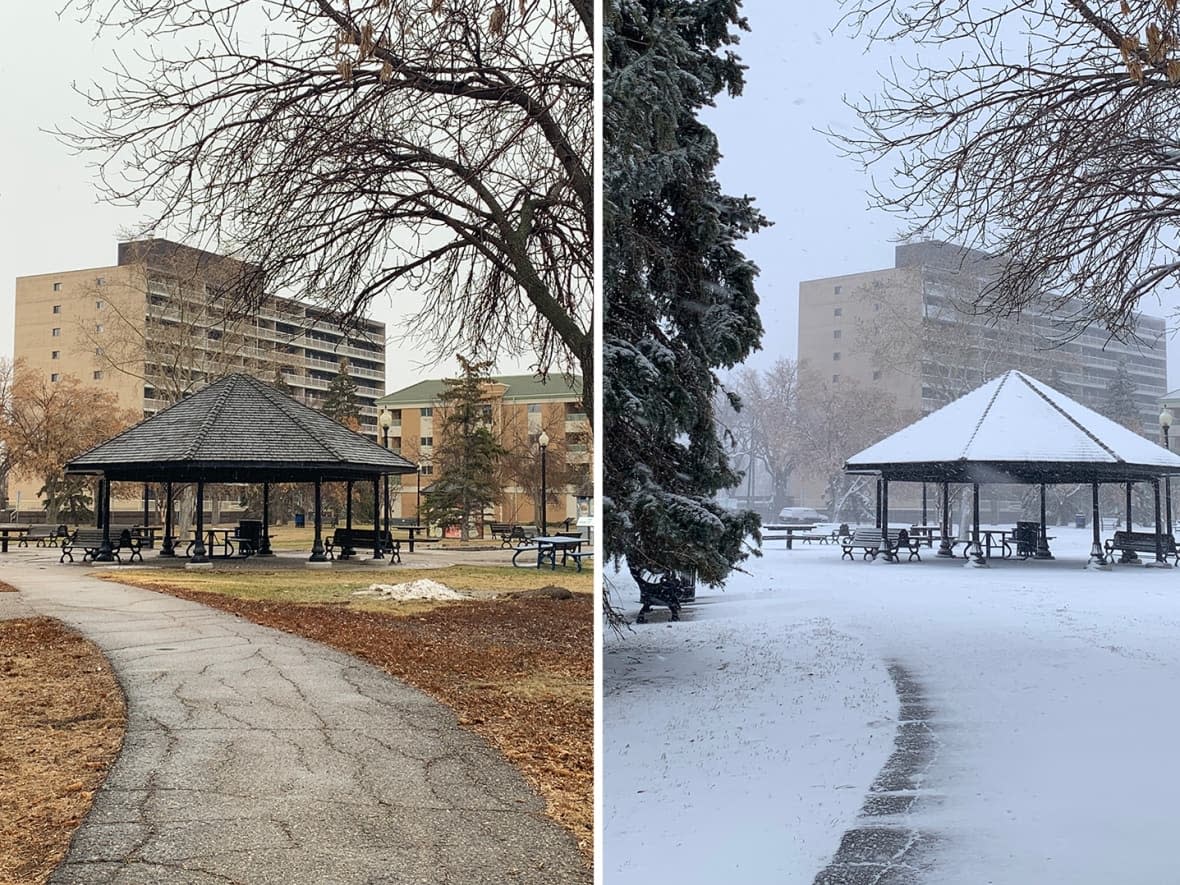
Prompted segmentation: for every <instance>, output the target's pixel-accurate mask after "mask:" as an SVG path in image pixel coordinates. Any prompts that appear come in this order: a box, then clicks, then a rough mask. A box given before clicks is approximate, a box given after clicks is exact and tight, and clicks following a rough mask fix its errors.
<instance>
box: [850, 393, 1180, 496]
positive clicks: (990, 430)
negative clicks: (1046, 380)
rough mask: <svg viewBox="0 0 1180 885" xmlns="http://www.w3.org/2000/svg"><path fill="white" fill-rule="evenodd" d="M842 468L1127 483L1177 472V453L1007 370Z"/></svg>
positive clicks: (896, 475)
mask: <svg viewBox="0 0 1180 885" xmlns="http://www.w3.org/2000/svg"><path fill="white" fill-rule="evenodd" d="M844 469H845V470H846V471H848V472H850V473H879V474H881V476H883V477H884V478H886V479H891V480H900V481H912V482H978V483H990V482H1015V483H1041V482H1044V483H1056V482H1127V481H1142V480H1148V479H1153V478H1155V477H1159V476H1162V475H1164V474H1180V456H1177V455H1174V454H1172V453H1171V452H1169V451H1168V450H1167V449H1164V448H1163V447H1161V446H1158V445H1156V444H1155V443H1153V442H1151V441H1150V440H1147V439H1144V438H1143V437H1142V436H1139V434H1137V433H1134V432H1132V431H1130V430H1128V429H1127V428H1125V427H1123V426H1122V425H1120V424H1116V423H1115V422H1114V421H1111V420H1110V419H1109V418H1106V417H1104V416H1102V415H1099V414H1098V413H1097V412H1095V411H1094V410H1092V409H1088V408H1086V407H1085V406H1083V405H1082V404H1081V403H1078V402H1075V401H1074V400H1072V399H1070V398H1069V397H1067V396H1065V395H1064V394H1062V393H1059V392H1058V391H1056V390H1054V389H1053V388H1051V387H1048V386H1047V385H1045V384H1042V383H1041V382H1040V381H1037V380H1035V379H1033V378H1030V377H1029V376H1027V375H1025V374H1023V373H1022V372H1017V371H1015V370H1013V371H1010V372H1005V373H1004V374H1003V375H1000V376H999V377H997V378H993V379H992V380H991V381H989V382H987V383H986V384H984V385H983V386H982V387H979V388H977V389H975V390H973V391H971V392H970V393H968V394H966V395H965V396H962V397H960V398H959V399H957V400H955V401H954V402H952V403H949V404H948V405H945V406H943V407H942V408H941V409H938V410H937V411H935V412H931V413H930V414H929V415H927V416H926V417H924V418H921V419H919V420H918V421H915V422H914V423H913V424H911V425H910V426H908V427H905V428H903V429H902V430H899V431H898V432H897V433H895V434H893V435H892V436H888V437H886V438H885V439H883V440H881V441H880V442H879V443H876V444H875V445H872V446H869V447H868V448H867V449H865V450H864V451H863V452H860V453H858V454H856V455H854V456H853V457H851V458H849V459H848V462H847V463H846V464H845V465H844Z"/></svg>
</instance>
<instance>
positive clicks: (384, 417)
mask: <svg viewBox="0 0 1180 885" xmlns="http://www.w3.org/2000/svg"><path fill="white" fill-rule="evenodd" d="M377 423H378V424H379V425H381V435H382V437H383V443H382V444H383V445H384V446H385V448H386V449H388V448H389V428H390V427H391V426H393V413H392V412H382V413H381V417H379V418H378V419H377ZM373 528H374V529H378V525H377V520H376V518H374V520H373ZM382 537H383V538H388V537H389V474H388V473H387V474H385V534H384V535H383V536H382ZM381 543H382V544H384V543H385V541H384V540H382V542H381Z"/></svg>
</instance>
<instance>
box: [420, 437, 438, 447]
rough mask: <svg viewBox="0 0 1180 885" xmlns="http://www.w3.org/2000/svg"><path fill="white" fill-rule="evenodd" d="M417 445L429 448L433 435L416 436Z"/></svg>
mask: <svg viewBox="0 0 1180 885" xmlns="http://www.w3.org/2000/svg"><path fill="white" fill-rule="evenodd" d="M418 445H420V446H422V447H423V448H429V447H430V446H433V445H434V437H433V436H423V437H419V438H418Z"/></svg>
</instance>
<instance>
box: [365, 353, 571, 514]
mask: <svg viewBox="0 0 1180 885" xmlns="http://www.w3.org/2000/svg"><path fill="white" fill-rule="evenodd" d="M443 390H444V385H443V382H442V381H441V380H430V381H422V382H419V383H418V384H414V385H411V386H410V387H406V388H403V389H402V390H397V391H394V392H393V393H391V394H389V395H388V396H384V397H382V398H381V399H379V400H377V407H378V408H379V409H381V410H382V411H389V412H390V417H391V419H392V423H391V425H390V428H389V446H390V448H392V449H394V450H395V451H397V452H398V453H399V454H401V455H402V456H403V457H406V458H408V459H409V460H411V461H414V462H416V463H417V464H418V465H419V476H417V477H414V476H403V477H401V485H400V487H398V488H396V489H395V490H391V494H392V496H393V497H392V509H393V512H394V514H395V515H398V516H404V517H416V516H417V513H418V501H419V496H420V492H421V490H422V489H426V488H428V487H429V485H430V483H432V482H433V481H434V480H436V479H437V478H438V474H436V473H435V469H434V463H433V461H432V454H433V450H434V447H435V443H436V441H437V440H438V438H439V437H438V433H439V432H440V431H439V426H438V425H440V424H441V422H437V423H436V421H435V409H436V408H437V406H438V396H439V394H441V393H442V392H443ZM581 391H582V379H581V378H578V377H576V376H575V377H567V376H562V375H550V376H549V377H548V379H547V380H546V381H541V380H540V379H538V378H536V377H535V376H532V375H499V376H495V377H493V378H491V379H490V382H489V384H488V386H487V393H486V397H485V402H486V403H487V417H488V420H489V421H490V423H491V427H492V431H493V433H494V434H495V435H496V437H497V439H498V440H499V441H500V445H501V446H502V447H503V448H504V449H505V451H506V454H505V456H504V457H503V458H502V459H501V471H500V472H501V475H500V477H499V484H500V488H501V494H500V499H499V501H497V503H496V505H495V507H494V509H493V511H492V512H489V513H488V514H486V521H487V522H507V523H520V524H531V523H534V522H535V521H536V519H537V518H538V513H537V510H538V504H539V502H540V486H541V467H540V450H539V446H538V440H539V439H540V437H541V434H542V432H543V433H545V434H546V435H547V437H548V439H549V445H548V449H547V451H546V475H547V480H548V482H547V486H548V492H549V494H548V495H547V503H546V518H547V519H548V521H549V522H550V523H551V524H553V523H558V522H561V521H562V520H565V519H575V518H577V517H578V516H579V515H584V514H583V513H580V512H579V504H580V505H581V507H582V508H583V510H584V509H585V508H586V507H587V506H588V501H589V499H590V498H591V497H592V496H593V468H592V459H591V445H590V443H591V431H590V422H589V420H588V419H587V416H586V410H585V409H584V408H583V407H582V403H581ZM378 442H379V443H380V442H383V440H382V439H381V438H380V437H379V438H378Z"/></svg>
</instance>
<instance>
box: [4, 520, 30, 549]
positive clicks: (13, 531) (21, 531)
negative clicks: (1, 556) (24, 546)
mask: <svg viewBox="0 0 1180 885" xmlns="http://www.w3.org/2000/svg"><path fill="white" fill-rule="evenodd" d="M28 531H29V527H28V526H27V525H19V524H6V525H0V553H7V552H8V539H9V538H10V537H15V538H16V539H17V540H20V539H21V538H23V537H24V536H25V534H26V533H27V532H28Z"/></svg>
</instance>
